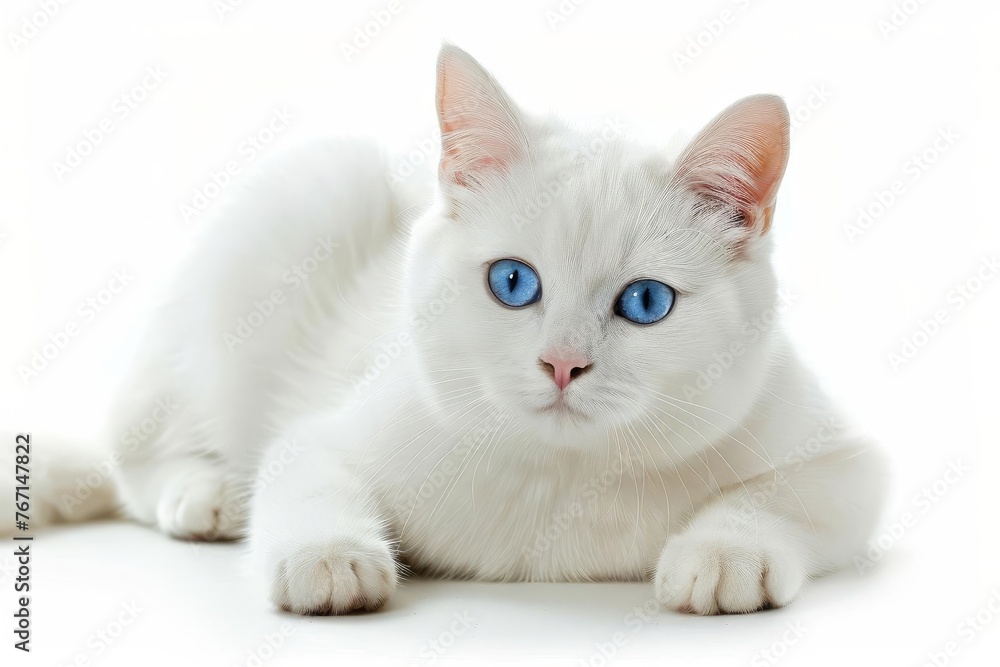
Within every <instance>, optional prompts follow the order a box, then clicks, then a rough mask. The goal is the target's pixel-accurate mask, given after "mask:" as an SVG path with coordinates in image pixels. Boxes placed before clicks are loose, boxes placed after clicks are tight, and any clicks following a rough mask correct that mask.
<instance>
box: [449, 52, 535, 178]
mask: <svg viewBox="0 0 1000 667" xmlns="http://www.w3.org/2000/svg"><path fill="white" fill-rule="evenodd" d="M437 112H438V122H439V123H440V125H441V168H440V177H441V180H442V181H444V182H446V183H451V184H454V185H459V186H463V187H471V186H475V185H476V184H480V183H483V182H484V181H486V180H489V179H490V178H491V177H494V176H497V175H499V174H502V173H505V172H506V171H507V169H508V168H509V167H510V165H511V164H512V163H513V162H514V161H515V160H517V159H519V158H521V157H523V156H524V155H525V154H526V152H527V148H526V145H527V144H526V141H525V135H524V127H523V124H522V119H521V113H520V111H519V110H518V109H517V107H516V106H515V105H514V103H513V102H512V101H511V100H510V98H509V97H508V96H507V93H505V92H504V90H503V89H502V88H501V87H500V84H498V83H497V82H496V80H495V79H494V78H493V77H492V76H491V75H490V73H489V72H487V71H486V70H485V69H483V66H482V65H480V64H479V63H478V62H476V60H475V59H474V58H473V57H472V56H470V55H469V54H468V53H466V52H465V51H463V50H462V49H460V48H458V47H457V46H454V45H452V44H445V45H444V46H443V47H441V53H440V55H439V56H438V65H437Z"/></svg>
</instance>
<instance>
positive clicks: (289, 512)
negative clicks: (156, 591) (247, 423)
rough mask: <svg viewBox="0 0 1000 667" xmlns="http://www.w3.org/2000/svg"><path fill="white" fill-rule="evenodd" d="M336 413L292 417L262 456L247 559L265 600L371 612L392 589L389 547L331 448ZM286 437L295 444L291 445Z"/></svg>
mask: <svg viewBox="0 0 1000 667" xmlns="http://www.w3.org/2000/svg"><path fill="white" fill-rule="evenodd" d="M344 422H345V420H344V419H340V418H338V417H321V418H310V419H305V420H301V421H299V422H297V423H296V424H295V425H293V427H292V428H291V429H290V430H289V432H288V433H287V434H286V436H285V437H284V438H282V439H281V440H279V441H278V442H276V443H274V444H273V445H272V446H271V448H270V450H269V451H268V452H266V453H265V455H264V458H263V461H264V462H265V465H267V462H274V461H280V462H281V465H280V466H278V465H269V466H268V467H269V469H270V470H272V471H277V473H276V474H273V473H272V474H268V475H264V474H262V475H261V477H260V478H259V482H258V485H257V489H256V493H255V496H254V500H253V506H252V512H251V521H250V532H249V536H250V548H251V553H252V563H253V568H254V571H255V573H256V576H257V577H258V578H259V581H260V584H261V587H262V588H263V590H264V591H265V593H266V595H267V597H268V599H269V600H270V602H271V603H272V604H273V605H274V606H276V607H278V608H280V609H283V610H286V611H292V612H295V613H298V614H343V613H348V612H351V611H354V610H359V609H364V610H369V611H370V610H374V609H377V608H378V607H380V606H381V605H382V604H383V603H385V601H386V600H388V598H389V597H390V595H391V594H392V592H393V590H395V588H396V581H397V573H396V562H395V560H394V557H393V553H394V548H393V545H392V543H391V541H390V540H389V539H388V537H387V534H386V533H387V531H386V529H385V522H384V520H383V519H382V517H381V516H380V515H379V512H378V508H377V506H376V505H377V503H376V501H375V498H374V494H373V492H372V490H371V489H370V488H369V487H368V486H367V485H366V484H365V482H364V481H363V480H361V479H359V477H358V476H357V474H356V472H355V471H353V470H351V469H349V468H348V467H347V466H346V465H345V464H344V455H343V453H342V452H341V451H338V450H337V449H336V447H335V443H337V442H338V441H340V442H343V441H344V440H345V438H346V439H348V440H350V437H349V435H348V434H349V433H350V428H349V426H347V425H345V423H344ZM287 443H295V451H291V450H290V449H289V448H288V445H287Z"/></svg>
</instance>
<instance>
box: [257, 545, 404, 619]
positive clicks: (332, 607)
mask: <svg viewBox="0 0 1000 667" xmlns="http://www.w3.org/2000/svg"><path fill="white" fill-rule="evenodd" d="M268 560H271V561H272V562H274V561H275V560H277V563H276V565H274V566H272V567H273V570H272V571H273V575H272V580H271V584H270V591H269V597H270V600H271V603H272V604H274V606H276V607H278V608H279V609H282V610H284V611H290V612H294V613H296V614H310V615H327V614H347V613H350V612H352V611H359V610H365V611H374V610H376V609H378V608H379V607H381V606H382V605H383V604H385V602H386V601H387V600H388V599H389V597H390V596H391V595H392V592H393V591H394V590H395V589H396V563H395V561H394V560H393V558H392V554H391V553H390V551H389V545H388V544H387V543H386V542H385V541H384V540H381V539H368V540H366V539H347V538H343V539H338V540H333V541H330V542H327V543H325V544H311V545H306V546H301V547H298V548H296V549H294V550H290V552H289V553H287V554H285V555H284V557H281V556H278V558H274V557H273V556H272V558H270V559H268Z"/></svg>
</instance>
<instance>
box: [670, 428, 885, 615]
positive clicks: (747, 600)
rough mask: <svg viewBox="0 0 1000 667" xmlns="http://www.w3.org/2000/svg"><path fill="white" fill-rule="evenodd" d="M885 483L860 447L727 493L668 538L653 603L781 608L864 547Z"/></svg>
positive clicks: (873, 458) (687, 607)
mask: <svg viewBox="0 0 1000 667" xmlns="http://www.w3.org/2000/svg"><path fill="white" fill-rule="evenodd" d="M884 487H885V467H884V463H883V461H882V459H881V455H880V454H879V453H878V452H877V451H876V450H874V449H872V448H870V447H867V446H865V445H864V444H861V443H854V444H853V445H850V446H845V447H843V448H841V449H839V450H837V451H834V452H833V453H830V454H827V455H825V456H823V457H822V458H817V459H814V460H810V461H801V462H799V463H798V464H796V465H792V466H790V467H788V468H785V469H781V468H779V469H778V471H777V472H776V473H772V474H766V475H763V476H761V477H758V478H755V479H753V480H748V481H747V482H746V483H745V484H743V485H738V486H735V487H730V488H728V489H726V490H724V491H723V492H722V493H721V494H719V495H717V496H715V497H714V498H713V499H712V500H710V501H709V502H708V503H706V504H705V505H704V506H703V507H701V508H700V509H699V510H698V511H697V512H696V513H695V515H694V517H693V519H692V520H691V522H690V523H689V524H688V525H687V527H686V528H685V529H683V530H681V531H680V532H679V533H678V534H675V535H672V536H670V537H668V539H667V542H666V545H665V546H664V548H663V551H662V552H661V555H660V559H659V562H658V563H657V565H656V574H655V580H654V585H655V589H656V595H657V598H658V599H659V600H660V602H662V603H663V604H665V605H667V606H669V607H671V608H673V609H676V610H679V611H686V612H693V613H698V614H718V613H744V612H751V611H756V610H758V609H762V608H765V607H780V606H784V605H786V604H788V603H789V602H791V601H792V599H793V598H794V597H795V596H796V594H797V593H798V592H799V590H800V588H801V587H802V585H803V583H805V581H806V580H807V579H809V578H810V577H813V576H816V575H819V574H822V573H824V572H827V571H831V570H833V569H836V568H839V567H842V566H844V565H845V564H847V563H849V562H850V559H851V557H852V556H853V555H854V554H856V553H858V552H859V551H860V550H861V549H862V548H863V545H864V543H865V540H867V539H868V537H869V536H870V533H871V530H872V528H873V525H874V523H875V521H876V520H877V518H878V513H879V508H880V506H881V502H882V498H883V495H884Z"/></svg>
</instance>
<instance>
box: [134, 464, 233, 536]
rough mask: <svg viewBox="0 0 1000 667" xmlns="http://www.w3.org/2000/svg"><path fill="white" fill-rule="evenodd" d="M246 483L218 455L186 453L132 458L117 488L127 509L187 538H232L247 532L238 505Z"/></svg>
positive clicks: (138, 518)
mask: <svg viewBox="0 0 1000 667" xmlns="http://www.w3.org/2000/svg"><path fill="white" fill-rule="evenodd" d="M245 487H246V485H245V484H240V483H238V482H237V481H236V480H234V479H232V478H231V476H228V475H227V474H226V472H225V469H224V468H223V466H222V465H220V464H219V463H218V462H217V461H214V460H212V459H210V458H208V457H203V456H195V455H187V456H181V457H177V458H170V459H166V460H159V459H156V460H147V461H142V462H132V463H129V464H127V465H125V466H123V467H122V468H121V470H120V471H119V475H118V492H119V497H120V499H121V502H122V505H123V508H124V510H125V513H126V514H127V515H128V516H130V517H132V518H134V519H136V520H138V521H140V522H142V523H147V524H152V525H155V526H156V527H157V528H158V529H160V530H161V531H163V532H164V533H166V534H167V535H170V536H171V537H176V538H179V539H185V540H232V539H237V538H239V537H241V536H242V535H243V532H244V525H245V512H241V511H239V508H240V507H241V506H242V505H244V504H245V503H243V502H241V500H240V497H241V495H242V492H241V491H240V489H242V488H245Z"/></svg>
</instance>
